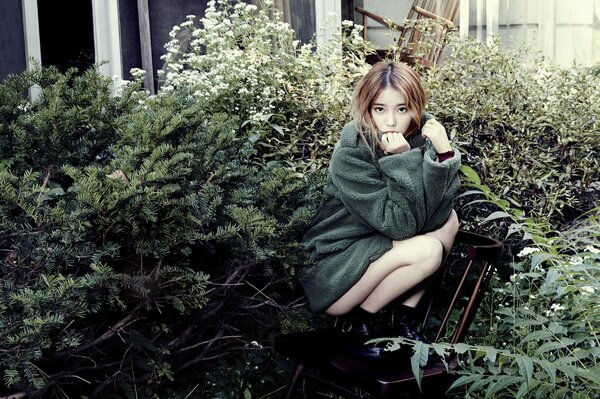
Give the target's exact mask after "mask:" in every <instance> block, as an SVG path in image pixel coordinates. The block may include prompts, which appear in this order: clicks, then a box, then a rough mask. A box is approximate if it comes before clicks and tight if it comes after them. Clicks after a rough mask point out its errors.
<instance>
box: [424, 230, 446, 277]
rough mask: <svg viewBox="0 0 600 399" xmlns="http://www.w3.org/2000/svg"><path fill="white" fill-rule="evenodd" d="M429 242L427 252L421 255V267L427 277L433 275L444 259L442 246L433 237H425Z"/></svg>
mask: <svg viewBox="0 0 600 399" xmlns="http://www.w3.org/2000/svg"><path fill="white" fill-rule="evenodd" d="M427 238H428V239H429V240H428V241H429V242H428V245H427V250H426V251H425V252H424V253H423V262H422V265H423V266H422V267H423V271H424V272H425V274H426V275H427V276H430V275H432V274H433V273H435V272H436V271H437V270H438V269H439V268H440V265H441V264H442V260H443V257H444V245H443V243H442V242H441V241H440V240H438V239H437V238H435V237H427Z"/></svg>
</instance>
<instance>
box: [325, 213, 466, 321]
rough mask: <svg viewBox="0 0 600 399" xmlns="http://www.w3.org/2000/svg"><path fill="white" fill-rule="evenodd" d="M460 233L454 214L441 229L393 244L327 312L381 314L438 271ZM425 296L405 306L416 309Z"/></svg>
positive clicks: (414, 299) (416, 296) (415, 298)
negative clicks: (358, 309)
mask: <svg viewBox="0 0 600 399" xmlns="http://www.w3.org/2000/svg"><path fill="white" fill-rule="evenodd" d="M457 230H458V218H457V217H456V213H455V212H454V211H452V215H451V216H450V218H449V219H448V222H446V224H444V226H442V227H441V228H440V229H438V230H436V231H433V232H430V233H427V234H424V235H419V236H415V237H411V238H409V239H406V240H402V241H394V242H393V247H392V249H390V250H389V251H388V252H386V253H385V254H383V255H382V256H381V257H380V258H379V259H377V260H376V261H375V262H373V263H371V265H369V267H368V268H367V271H366V272H365V274H364V275H363V276H362V277H361V279H360V280H359V281H358V282H357V283H356V284H355V285H354V286H353V287H352V288H350V290H348V292H346V293H345V294H344V295H343V296H342V297H341V298H340V299H338V300H337V301H336V302H335V303H334V304H333V305H331V306H330V307H329V308H328V309H327V310H326V312H327V313H328V314H330V315H333V316H338V315H342V314H345V313H347V312H349V311H350V310H351V309H352V308H354V307H355V306H357V305H361V307H363V308H364V309H365V310H367V311H369V312H372V313H374V312H377V311H379V310H380V309H381V308H383V307H384V306H385V305H387V304H388V303H389V302H391V301H392V300H393V299H395V298H397V297H399V296H400V295H402V294H404V293H406V292H407V291H408V290H410V289H411V288H412V287H414V286H416V285H417V284H419V283H420V282H422V281H423V280H425V279H426V278H427V277H429V276H430V275H432V274H433V273H434V272H435V271H436V270H437V269H438V268H439V266H440V264H441V263H442V256H443V253H444V252H446V247H447V248H448V250H447V251H449V250H450V248H451V247H452V241H453V240H454V235H456V231H457ZM450 236H451V237H450ZM440 238H441V239H440ZM442 239H443V241H442ZM422 295H423V292H422V291H419V292H417V293H415V294H414V295H412V296H411V297H410V298H408V299H407V301H405V304H406V305H408V306H415V305H416V304H417V303H418V300H419V299H420V298H421V296H422Z"/></svg>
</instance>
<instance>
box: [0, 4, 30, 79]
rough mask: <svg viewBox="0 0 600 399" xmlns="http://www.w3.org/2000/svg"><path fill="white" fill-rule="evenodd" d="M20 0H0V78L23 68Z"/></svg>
mask: <svg viewBox="0 0 600 399" xmlns="http://www.w3.org/2000/svg"><path fill="white" fill-rule="evenodd" d="M22 16H23V9H22V3H21V0H2V1H1V2H0V27H1V31H0V32H1V33H0V35H1V36H0V80H3V79H4V78H6V76H7V75H9V74H18V73H21V72H22V71H24V70H25V68H26V66H27V63H26V60H27V54H26V53H25V35H24V31H23V30H24V27H23V17H22Z"/></svg>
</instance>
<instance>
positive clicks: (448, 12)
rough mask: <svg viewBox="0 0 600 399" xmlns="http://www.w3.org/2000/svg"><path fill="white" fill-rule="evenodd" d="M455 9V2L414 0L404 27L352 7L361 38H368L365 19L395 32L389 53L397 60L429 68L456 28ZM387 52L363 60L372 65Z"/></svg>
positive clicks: (439, 55)
mask: <svg viewBox="0 0 600 399" xmlns="http://www.w3.org/2000/svg"><path fill="white" fill-rule="evenodd" d="M458 6H459V0H444V1H440V0H414V2H413V5H412V7H411V8H410V11H409V12H408V16H407V18H406V19H407V22H406V23H404V24H398V23H395V22H391V21H389V20H388V19H386V18H384V17H382V16H381V15H377V14H375V13H373V12H371V11H369V10H366V9H364V8H362V7H356V8H355V10H356V12H358V13H359V14H361V15H362V16H363V26H364V30H363V39H365V40H368V39H369V19H372V20H374V21H375V22H377V23H379V24H381V25H384V26H388V27H389V28H390V29H394V30H397V31H398V32H399V34H400V36H399V38H398V42H397V44H396V46H395V48H394V49H393V50H392V51H398V52H399V58H400V60H402V61H404V62H406V63H408V64H410V65H414V64H415V63H418V64H420V65H422V66H424V67H425V68H431V67H432V66H434V65H437V64H438V63H439V62H440V57H441V55H442V51H443V50H444V47H445V46H446V42H447V35H448V32H450V31H452V30H455V29H456V26H455V25H454V22H453V21H454V20H455V18H456V15H457V13H458ZM425 21H434V22H433V23H431V22H430V23H427V22H425ZM388 53H389V49H385V50H377V54H375V55H374V57H372V58H370V59H368V60H367V61H368V62H369V63H371V64H373V63H375V62H376V61H379V60H380V59H384V58H386V57H387V56H388V55H389V54H388Z"/></svg>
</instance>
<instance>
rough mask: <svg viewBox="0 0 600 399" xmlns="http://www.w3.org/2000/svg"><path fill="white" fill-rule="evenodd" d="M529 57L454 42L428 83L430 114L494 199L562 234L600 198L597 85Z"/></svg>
mask: <svg viewBox="0 0 600 399" xmlns="http://www.w3.org/2000/svg"><path fill="white" fill-rule="evenodd" d="M526 51H527V49H526V48H523V47H521V48H519V49H517V50H507V49H505V48H501V47H500V45H499V43H498V42H493V43H491V44H485V43H480V42H478V41H477V40H475V39H474V38H467V39H458V38H456V37H455V38H453V39H452V40H451V43H450V46H449V47H448V50H447V52H446V53H447V54H446V57H445V58H444V60H443V62H442V64H441V65H440V66H439V67H437V68H433V69H431V70H430V71H429V72H427V73H425V74H424V81H425V83H426V86H427V88H428V93H429V109H430V110H431V112H433V114H434V115H436V117H438V118H439V119H440V120H442V121H443V123H444V124H445V126H446V128H447V130H448V131H449V132H450V133H451V134H452V135H453V136H454V137H455V141H456V143H457V144H458V145H459V146H460V147H461V148H463V149H464V153H465V158H464V163H466V164H468V165H470V166H471V167H473V168H474V169H475V170H476V171H477V173H478V174H480V176H481V179H482V181H483V182H484V184H485V185H487V186H489V188H490V189H491V191H492V192H495V193H497V194H498V195H500V196H502V197H503V198H506V199H509V200H510V201H511V202H513V203H514V204H515V205H516V206H517V207H518V208H520V209H522V210H523V211H525V212H527V213H528V214H530V215H531V217H532V218H534V219H535V220H536V221H541V220H549V221H550V222H551V223H552V224H554V225H557V226H560V225H562V224H567V223H568V222H569V221H570V220H572V219H574V218H576V217H578V216H579V215H581V214H582V213H584V212H585V211H587V210H589V209H591V208H592V207H594V204H595V202H596V201H597V200H598V198H599V196H600V194H599V192H600V190H599V188H600V187H598V169H599V164H598V159H599V157H598V155H599V154H598V151H599V148H600V134H599V132H600V120H599V119H598V117H597V115H598V114H599V113H600V90H598V87H600V80H599V75H598V74H594V73H592V71H593V69H590V68H586V67H583V66H577V65H575V66H573V67H572V68H568V69H565V68H561V67H559V66H557V65H555V64H553V63H551V62H550V61H546V60H544V59H542V58H533V59H529V60H527V61H523V60H524V58H526V57H525V54H524V53H525V52H526ZM531 54H532V52H530V53H529V55H530V57H532V56H531ZM533 54H534V53H533Z"/></svg>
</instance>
